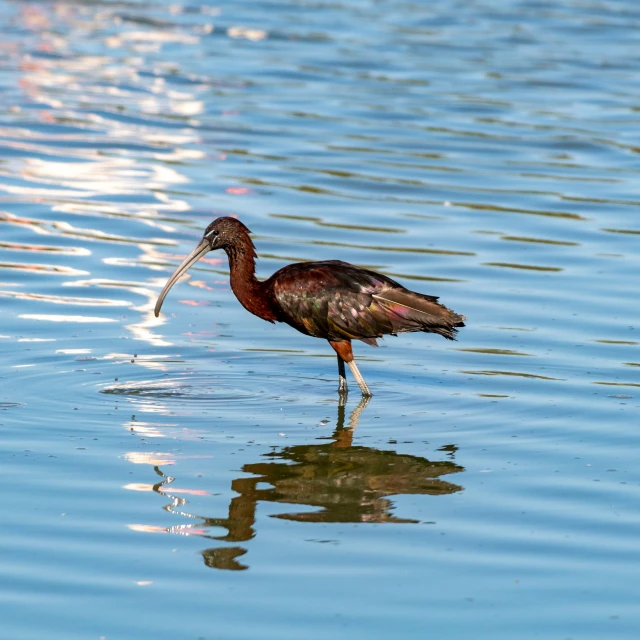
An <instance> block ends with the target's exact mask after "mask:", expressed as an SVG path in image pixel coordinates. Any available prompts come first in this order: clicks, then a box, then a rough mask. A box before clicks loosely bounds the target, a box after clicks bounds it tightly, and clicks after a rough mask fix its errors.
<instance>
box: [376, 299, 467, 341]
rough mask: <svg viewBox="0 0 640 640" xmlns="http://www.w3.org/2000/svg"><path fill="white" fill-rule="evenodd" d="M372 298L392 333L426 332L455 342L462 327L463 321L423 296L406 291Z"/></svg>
mask: <svg viewBox="0 0 640 640" xmlns="http://www.w3.org/2000/svg"><path fill="white" fill-rule="evenodd" d="M373 297H374V298H375V299H376V301H377V302H378V304H379V305H380V306H381V307H382V308H383V309H384V310H385V312H386V314H387V317H388V319H389V321H390V322H391V325H392V327H393V333H404V332H407V331H426V332H429V333H438V334H440V335H441V336H443V337H445V338H448V339H449V340H455V336H456V334H457V333H458V329H457V327H464V321H465V319H466V318H465V317H464V316H461V315H460V314H458V313H455V312H454V311H451V309H447V307H445V306H444V305H442V304H440V303H439V302H437V300H438V299H437V298H434V297H433V296H425V295H422V294H420V293H415V292H414V291H409V290H408V289H395V288H394V289H388V290H387V291H383V292H381V293H375V294H374V295H373Z"/></svg>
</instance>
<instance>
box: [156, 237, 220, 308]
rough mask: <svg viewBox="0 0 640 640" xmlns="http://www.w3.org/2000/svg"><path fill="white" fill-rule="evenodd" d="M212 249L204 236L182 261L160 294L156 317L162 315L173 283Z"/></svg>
mask: <svg viewBox="0 0 640 640" xmlns="http://www.w3.org/2000/svg"><path fill="white" fill-rule="evenodd" d="M210 250H211V246H210V245H209V241H208V240H207V239H206V238H203V239H202V240H201V241H200V243H199V244H198V246H197V247H196V248H195V249H194V250H193V251H192V252H191V253H190V254H189V255H188V256H187V257H186V258H185V259H184V260H183V261H182V264H181V265H180V266H179V267H178V268H177V269H176V270H175V271H174V272H173V275H172V276H171V277H170V278H169V279H168V280H167V284H165V285H164V289H163V290H162V291H161V292H160V296H159V297H158V302H156V308H155V309H154V310H153V313H154V314H155V316H156V318H157V317H158V316H159V315H160V309H161V307H162V303H163V302H164V299H165V298H166V297H167V294H168V293H169V290H170V289H171V287H173V285H174V284H175V283H176V282H177V281H178V280H179V279H180V276H182V275H183V274H184V273H185V272H186V271H187V269H189V267H190V266H191V265H193V264H195V263H196V262H198V260H200V258H202V256H203V255H204V254H205V253H208V252H209V251H210Z"/></svg>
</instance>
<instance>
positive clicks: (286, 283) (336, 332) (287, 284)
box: [155, 218, 465, 397]
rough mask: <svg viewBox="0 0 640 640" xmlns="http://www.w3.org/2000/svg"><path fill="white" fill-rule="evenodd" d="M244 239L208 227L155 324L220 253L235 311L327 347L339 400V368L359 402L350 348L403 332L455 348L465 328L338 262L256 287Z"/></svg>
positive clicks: (435, 305) (221, 223)
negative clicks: (203, 262)
mask: <svg viewBox="0 0 640 640" xmlns="http://www.w3.org/2000/svg"><path fill="white" fill-rule="evenodd" d="M249 233H250V231H249V229H247V227H245V225H244V224H242V222H240V221H239V220H236V219H235V218H218V219H217V220H214V221H213V222H212V223H211V224H210V225H209V226H208V227H207V228H206V230H205V232H204V236H203V238H202V240H201V241H200V243H199V244H198V245H197V246H196V248H195V249H194V250H193V251H192V252H191V253H190V254H189V255H188V256H187V257H186V258H185V260H184V261H183V262H182V264H181V265H180V266H179V267H178V268H177V269H176V270H175V272H174V274H173V275H172V276H171V277H170V278H169V280H168V281H167V283H166V284H165V286H164V289H162V292H161V293H160V297H159V298H158V301H157V302H156V307H155V315H156V317H157V316H158V315H159V314H160V308H161V307H162V303H163V302H164V299H165V297H166V295H167V293H169V290H170V289H171V287H172V286H173V285H174V284H175V283H176V282H177V281H178V279H179V278H180V276H181V275H182V274H183V273H185V271H187V269H189V267H191V265H193V264H194V263H195V262H197V261H198V260H199V259H200V258H201V257H202V256H204V255H205V254H206V253H208V252H209V251H214V250H216V249H223V250H224V251H225V253H226V254H227V257H228V258H229V269H230V271H231V289H232V291H233V293H234V294H235V296H236V298H238V300H239V301H240V304H241V305H242V306H243V307H244V308H245V309H246V310H247V311H249V312H251V313H253V314H254V315H256V316H258V317H259V318H262V319H263V320H267V321H268V322H285V323H286V324H288V325H289V326H291V327H293V328H294V329H297V330H298V331H300V332H301V333H304V334H305V335H308V336H313V337H314V338H324V339H325V340H328V341H329V344H330V345H331V346H332V347H333V349H334V350H335V352H336V354H337V355H338V375H339V378H340V383H339V387H338V391H339V393H340V394H341V396H342V395H345V394H346V393H347V379H346V377H345V369H344V363H345V362H346V363H347V364H348V365H349V368H350V369H351V373H352V374H353V377H354V378H355V379H356V382H357V383H358V385H359V386H360V390H361V391H362V395H363V396H365V397H369V396H371V392H370V391H369V387H367V383H366V382H365V381H364V378H363V377H362V375H361V374H360V371H359V370H358V367H357V365H356V363H355V360H354V359H353V351H352V349H351V340H362V341H363V342H366V343H367V344H369V345H371V346H374V347H377V346H378V344H377V342H376V338H381V337H382V336H384V335H385V334H391V335H396V334H398V333H405V332H409V331H424V332H425V333H439V334H440V335H441V336H444V337H445V338H448V339H449V340H454V339H455V335H456V333H457V329H456V327H464V320H465V317H464V316H461V315H459V314H457V313H455V312H453V311H451V309H447V307H445V306H444V305H441V304H440V303H439V302H438V298H436V297H434V296H427V295H423V294H422V293H416V292H414V291H409V290H408V289H405V288H404V287H403V286H402V285H400V284H398V283H397V282H396V281H395V280H392V279H391V278H388V277H387V276H383V275H381V274H379V273H376V272H375V271H369V270H368V269H361V268H360V267H356V266H355V265H352V264H349V263H348V262H342V261H340V260H323V261H322V262H299V263H296V264H290V265H288V266H286V267H283V268H282V269H280V270H279V271H276V272H275V273H274V274H273V275H272V276H271V277H270V278H269V279H267V280H264V281H263V282H260V281H259V280H257V279H256V275H255V273H256V258H257V255H256V251H255V247H254V245H253V242H252V241H251V238H250V237H249Z"/></svg>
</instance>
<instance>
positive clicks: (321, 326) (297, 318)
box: [270, 260, 392, 341]
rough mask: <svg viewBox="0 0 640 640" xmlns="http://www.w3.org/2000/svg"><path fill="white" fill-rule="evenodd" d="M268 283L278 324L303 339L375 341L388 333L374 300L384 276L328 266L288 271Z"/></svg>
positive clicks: (303, 265) (295, 267)
mask: <svg viewBox="0 0 640 640" xmlns="http://www.w3.org/2000/svg"><path fill="white" fill-rule="evenodd" d="M376 278H377V279H378V280H376ZM270 280H272V290H273V295H274V297H275V298H276V301H277V303H278V307H279V308H280V310H281V312H282V316H281V320H282V321H283V322H286V323H287V324H290V325H291V326H294V327H295V328H296V329H298V330H299V331H302V332H303V333H307V334H309V335H312V336H315V337H318V338H326V339H328V340H350V339H360V340H362V339H371V341H373V340H375V338H377V337H380V336H382V335H383V334H385V333H390V332H391V330H392V326H391V324H390V322H389V320H388V319H387V317H386V314H385V313H384V311H383V309H382V307H381V305H379V304H378V303H377V302H376V301H375V300H374V299H373V298H372V293H373V292H374V291H376V290H378V289H379V288H380V287H381V285H382V284H383V281H384V280H386V278H385V276H381V275H378V274H374V273H373V272H369V271H366V270H364V269H359V268H358V267H355V266H354V265H351V264H349V263H347V262H340V261H338V260H331V261H326V262H302V263H298V264H293V265H289V266H288V267H285V268H284V269H281V270H280V271H278V272H277V273H275V274H274V275H273V276H272V278H271V279H270Z"/></svg>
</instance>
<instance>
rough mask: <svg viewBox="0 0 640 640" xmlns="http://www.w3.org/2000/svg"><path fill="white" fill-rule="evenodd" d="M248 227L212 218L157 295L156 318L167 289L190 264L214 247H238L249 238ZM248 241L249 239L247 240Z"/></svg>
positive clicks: (227, 219)
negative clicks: (193, 247)
mask: <svg viewBox="0 0 640 640" xmlns="http://www.w3.org/2000/svg"><path fill="white" fill-rule="evenodd" d="M249 233H251V232H250V231H249V229H247V227H245V225H243V224H242V222H240V220H236V219H235V218H217V219H216V220H214V221H213V222H212V223H211V224H210V225H209V226H208V227H207V228H206V229H205V232H204V235H203V236H202V240H200V242H199V243H198V244H197V246H196V247H195V249H194V250H193V251H192V252H191V253H190V254H189V255H188V256H187V257H186V258H185V259H184V260H183V262H182V264H180V266H179V267H178V268H177V269H176V270H175V271H174V272H173V275H172V276H171V277H170V278H169V279H168V280H167V284H165V285H164V288H163V289H162V291H161V292H160V295H159V296H158V301H157V302H156V306H155V309H154V313H155V316H156V318H157V317H158V316H159V315H160V309H161V307H162V303H163V302H164V299H165V298H166V297H167V294H168V293H169V290H170V289H171V287H173V285H174V284H175V283H176V282H177V281H178V280H179V279H180V276H182V275H183V274H184V273H185V272H186V271H187V270H188V269H189V267H191V266H192V265H194V264H195V263H196V262H198V260H200V258H202V256H203V255H205V254H206V253H209V251H215V250H216V249H224V250H225V251H229V250H231V249H234V248H240V247H242V246H243V245H244V243H245V242H246V241H247V240H248V239H249ZM249 242H250V241H249Z"/></svg>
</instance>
